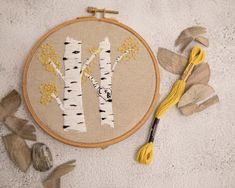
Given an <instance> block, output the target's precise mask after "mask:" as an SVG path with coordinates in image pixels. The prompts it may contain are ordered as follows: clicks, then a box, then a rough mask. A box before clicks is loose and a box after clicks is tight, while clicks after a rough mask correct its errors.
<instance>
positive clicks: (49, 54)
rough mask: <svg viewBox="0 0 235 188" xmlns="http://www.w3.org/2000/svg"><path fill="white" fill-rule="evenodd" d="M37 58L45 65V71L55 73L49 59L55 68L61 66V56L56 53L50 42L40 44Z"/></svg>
mask: <svg viewBox="0 0 235 188" xmlns="http://www.w3.org/2000/svg"><path fill="white" fill-rule="evenodd" d="M39 60H40V62H41V63H42V65H43V66H45V68H46V70H47V71H49V72H52V73H54V74H56V70H55V68H54V67H53V66H52V65H51V64H50V62H51V61H52V62H53V63H54V64H55V65H56V67H57V69H59V70H60V69H61V68H62V64H61V57H60V56H59V55H58V54H57V53H56V51H55V50H54V48H53V46H51V45H50V44H42V45H41V53H40V56H39Z"/></svg>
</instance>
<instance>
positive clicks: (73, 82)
mask: <svg viewBox="0 0 235 188" xmlns="http://www.w3.org/2000/svg"><path fill="white" fill-rule="evenodd" d="M75 83H78V82H77V81H72V82H70V84H75Z"/></svg>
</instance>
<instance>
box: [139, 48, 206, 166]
mask: <svg viewBox="0 0 235 188" xmlns="http://www.w3.org/2000/svg"><path fill="white" fill-rule="evenodd" d="M205 56H206V55H205V51H204V50H203V49H202V48H200V47H193V48H192V50H191V53H190V57H189V63H188V65H187V67H186V69H185V70H184V72H183V74H182V76H181V78H180V79H179V80H177V81H176V82H175V84H174V85H173V87H172V89H171V92H170V93H169V94H168V96H167V97H166V98H165V99H164V100H163V101H162V103H161V104H160V105H159V107H158V109H157V111H156V114H155V118H154V121H153V123H152V126H151V129H150V135H149V140H148V142H147V144H145V145H144V146H142V148H140V150H139V151H138V153H137V158H136V160H137V161H138V162H139V163H141V164H145V165H149V164H150V163H151V162H152V161H153V159H154V145H153V142H154V136H155V134H156V130H157V125H158V123H159V121H160V119H161V118H162V117H163V115H164V114H165V113H166V112H167V111H168V110H170V108H171V107H173V106H174V105H175V104H177V103H178V102H179V100H180V98H181V97H182V95H183V93H184V90H185V85H186V81H187V79H188V77H189V76H190V74H191V73H192V71H193V68H194V66H195V65H198V64H200V63H202V62H203V61H204V59H205Z"/></svg>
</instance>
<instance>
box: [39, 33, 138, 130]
mask: <svg viewBox="0 0 235 188" xmlns="http://www.w3.org/2000/svg"><path fill="white" fill-rule="evenodd" d="M64 45H65V52H64V57H63V62H64V74H63V73H62V72H61V68H62V65H61V63H60V60H59V59H60V57H59V55H58V54H57V53H56V52H55V51H54V49H53V47H52V46H50V45H48V44H45V45H42V53H41V55H40V61H41V63H42V65H43V66H44V67H45V69H46V70H47V71H49V72H52V73H53V74H55V75H57V76H58V77H59V78H60V79H61V80H62V81H63V82H64V98H63V102H61V100H60V99H59V96H58V88H57V87H56V85H55V84H51V83H46V84H42V86H41V88H40V92H41V94H42V96H41V103H42V104H44V105H47V104H49V103H50V102H51V101H52V100H53V99H54V100H55V101H56V102H57V104H58V106H59V107H60V109H61V110H62V115H63V117H64V125H63V128H64V130H65V131H67V130H77V131H80V132H86V131H87V129H86V124H85V118H84V111H83V102H82V97H83V95H82V80H84V79H88V80H89V81H90V82H91V84H92V85H93V87H94V89H95V90H96V92H97V95H98V100H99V112H100V116H101V125H104V124H106V125H109V126H110V127H114V113H113V103H112V76H113V73H114V71H115V69H116V66H117V65H118V63H119V62H121V61H122V60H126V61H128V60H130V59H132V58H134V55H135V54H136V52H137V51H138V43H137V42H136V41H135V40H134V39H133V38H129V39H127V40H125V41H124V43H123V44H122V46H121V47H120V48H119V49H118V50H119V52H120V53H121V55H119V56H118V57H117V58H116V59H115V61H114V62H113V63H111V57H110V53H111V45H110V42H109V39H108V38H107V37H106V38H105V39H104V40H103V41H101V42H100V43H99V48H98V49H97V50H95V51H93V53H92V54H91V56H90V57H89V58H87V59H86V60H85V62H84V63H82V57H81V55H82V41H78V40H75V39H72V38H70V37H67V38H66V40H65V42H64ZM98 54H99V66H100V84H99V83H98V81H96V79H95V78H94V77H93V76H92V75H91V71H90V65H91V62H92V61H93V60H94V59H95V57H97V55H98Z"/></svg>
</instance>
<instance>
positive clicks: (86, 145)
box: [22, 17, 160, 148]
mask: <svg viewBox="0 0 235 188" xmlns="http://www.w3.org/2000/svg"><path fill="white" fill-rule="evenodd" d="M84 21H98V22H106V23H110V24H114V25H117V26H119V27H121V28H123V29H125V30H127V31H129V32H130V33H132V34H133V35H135V36H136V37H137V38H138V39H139V40H140V42H141V43H142V44H143V45H144V46H145V48H146V49H147V51H148V53H149V55H150V56H151V59H152V61H153V64H154V70H155V76H156V87H155V92H154V96H153V98H152V102H151V105H150V107H149V109H148V111H147V112H146V114H145V115H144V116H143V117H142V118H141V120H140V121H139V122H138V123H137V124H136V125H135V126H134V127H133V128H132V129H130V130H129V131H127V132H126V133H124V134H122V135H121V136H118V137H116V138H113V139H111V140H108V141H104V142H97V143H84V142H75V141H72V140H69V139H66V138H63V137H62V136H60V135H58V134H57V133H55V132H53V131H52V130H51V129H49V128H48V127H47V126H46V125H45V124H44V123H43V122H42V121H41V120H40V118H39V117H38V116H37V115H36V113H35V112H34V110H33V108H32V105H31V103H30V100H29V96H28V93H27V74H28V69H29V65H30V62H31V60H32V58H33V56H34V54H35V52H36V50H37V49H38V48H39V47H40V45H41V43H42V42H43V41H44V40H45V39H47V38H48V37H49V36H50V35H51V34H53V33H54V32H56V31H58V30H60V29H61V28H63V27H66V26H68V25H70V24H73V23H76V22H84ZM22 87H23V97H24V100H25V103H26V106H27V108H28V110H29V112H30V113H31V115H32V117H33V119H34V120H35V122H36V123H37V124H38V125H39V127H41V129H43V130H44V131H45V132H46V133H47V134H49V135H50V136H52V137H53V138H55V139H57V140H59V141H61V142H63V143H65V144H68V145H72V146H76V147H83V148H96V147H100V148H105V147H107V146H109V145H112V144H115V143H117V142H120V141H122V140H124V139H126V138H128V137H129V136H131V135H132V134H134V133H135V132H136V131H137V130H139V129H140V128H141V127H142V126H143V125H144V123H145V122H146V121H147V120H148V118H149V116H150V115H151V113H152V112H153V110H154V106H155V105H156V103H157V100H158V98H159V89H160V73H159V68H158V63H157V60H156V58H155V57H154V54H153V52H152V50H151V49H150V47H149V46H148V44H147V43H146V41H145V40H144V39H143V38H142V37H141V36H140V35H139V34H138V33H137V32H136V31H134V30H133V29H131V28H130V27H128V26H126V25H124V24H122V23H120V22H118V21H116V20H113V19H108V18H99V19H98V18H96V17H79V18H76V19H73V20H70V21H66V22H64V23H62V24H60V25H58V26H56V27H54V28H53V29H51V30H50V31H49V32H47V33H46V34H44V35H43V36H42V37H41V38H40V39H39V40H38V41H37V42H36V44H35V45H34V46H33V48H32V49H31V51H30V52H29V54H28V56H27V59H26V61H25V66H24V71H23V84H22Z"/></svg>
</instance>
